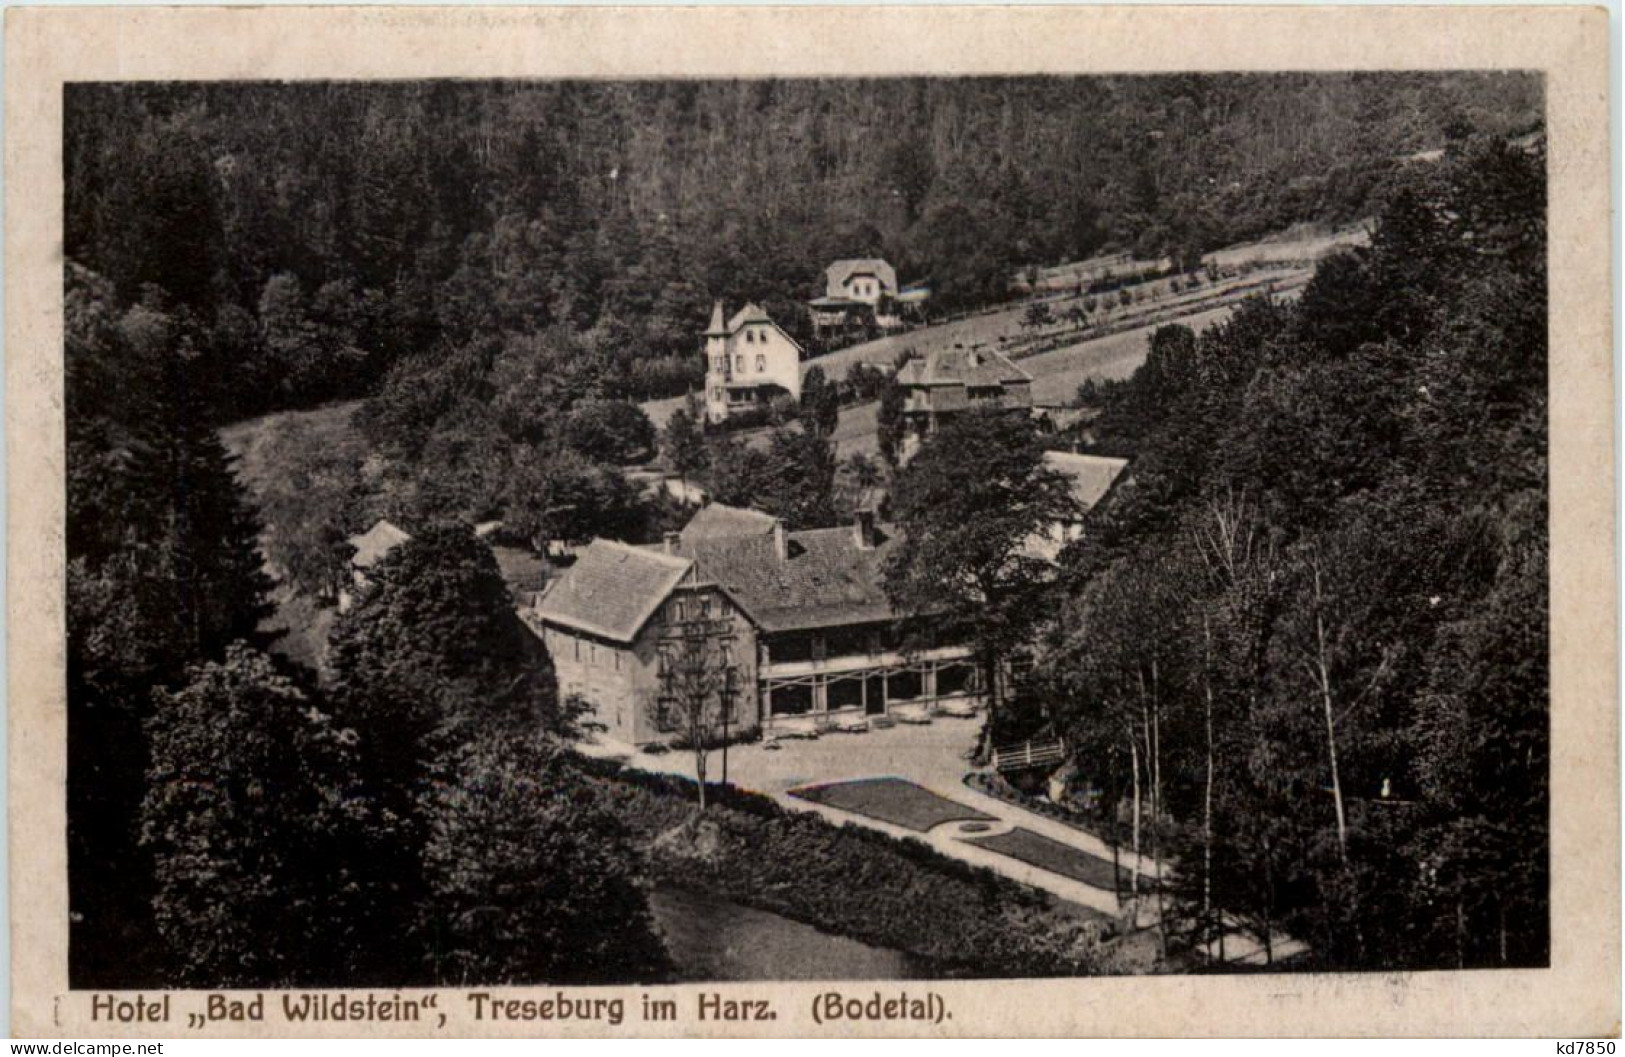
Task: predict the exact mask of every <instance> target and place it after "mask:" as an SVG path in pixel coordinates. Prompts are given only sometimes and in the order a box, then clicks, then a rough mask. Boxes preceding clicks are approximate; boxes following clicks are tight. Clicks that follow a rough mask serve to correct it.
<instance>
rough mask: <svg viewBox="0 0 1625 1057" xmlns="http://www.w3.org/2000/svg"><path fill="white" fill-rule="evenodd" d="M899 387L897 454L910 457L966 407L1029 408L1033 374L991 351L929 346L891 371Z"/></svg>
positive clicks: (1031, 399) (1028, 409) (1027, 410)
mask: <svg viewBox="0 0 1625 1057" xmlns="http://www.w3.org/2000/svg"><path fill="white" fill-rule="evenodd" d="M897 383H898V385H900V386H901V387H902V388H903V455H904V457H905V458H907V457H908V456H910V455H912V454H913V453H914V452H915V451H916V450H917V449H918V448H919V446H920V444H921V443H923V442H924V440H925V438H927V437H929V436H931V434H933V433H935V432H936V431H937V429H938V427H940V426H941V424H942V423H943V421H944V420H946V419H947V418H949V417H951V416H952V415H955V414H957V413H958V412H960V411H964V410H966V409H969V408H986V407H997V408H1005V409H1008V410H1020V411H1024V412H1028V413H1030V412H1031V409H1032V406H1033V376H1032V375H1030V374H1028V373H1027V372H1026V371H1024V370H1022V369H1021V368H1020V367H1018V366H1016V364H1015V362H1014V361H1012V360H1011V359H1010V357H1008V356H1006V355H1005V354H1004V353H1002V352H998V351H996V350H992V349H965V348H961V347H960V346H957V345H956V346H954V347H953V348H951V349H933V350H932V351H931V352H930V353H929V354H927V355H926V356H924V357H918V356H917V357H914V358H911V359H910V360H909V361H908V362H907V363H905V364H903V366H902V367H900V368H899V369H898V371H897Z"/></svg>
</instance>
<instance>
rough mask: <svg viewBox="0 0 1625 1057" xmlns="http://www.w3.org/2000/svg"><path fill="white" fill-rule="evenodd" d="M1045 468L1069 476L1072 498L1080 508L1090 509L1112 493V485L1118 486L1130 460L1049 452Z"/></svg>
mask: <svg viewBox="0 0 1625 1057" xmlns="http://www.w3.org/2000/svg"><path fill="white" fill-rule="evenodd" d="M1044 465H1045V466H1046V467H1048V468H1049V469H1051V470H1055V471H1056V472H1058V473H1063V474H1065V475H1066V476H1067V478H1068V479H1069V480H1070V481H1071V482H1072V498H1073V499H1074V500H1076V501H1077V503H1078V505H1079V506H1080V507H1082V508H1083V509H1084V510H1088V509H1090V508H1091V507H1093V506H1094V505H1095V504H1096V503H1098V502H1100V501H1101V500H1102V499H1104V498H1106V493H1107V492H1109V491H1111V488H1112V485H1113V484H1115V483H1117V478H1118V477H1120V476H1121V475H1122V473H1123V471H1124V470H1125V469H1126V468H1127V467H1128V460H1127V459H1113V458H1108V457H1107V456H1104V455H1074V454H1073V453H1071V452H1066V451H1046V452H1045V453H1044Z"/></svg>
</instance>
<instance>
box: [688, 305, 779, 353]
mask: <svg viewBox="0 0 1625 1057" xmlns="http://www.w3.org/2000/svg"><path fill="white" fill-rule="evenodd" d="M752 324H756V325H766V326H769V327H772V328H773V329H774V330H776V331H778V332H779V333H780V334H782V335H783V336H784V340H785V341H788V342H789V343H790V344H791V345H792V346H793V347H794V348H795V349H796V350H797V351H800V350H801V343H800V342H799V341H797V340H796V339H795V338H792V337H791V336H790V332H789V331H787V330H785V329H784V328H783V327H781V326H779V325H778V324H777V323H775V322H773V317H772V316H770V315H768V314H767V310H766V309H764V308H763V307H762V306H761V305H758V304H754V303H752V304H747V305H745V307H743V308H741V309H740V310H739V311H737V312H735V313H734V314H733V318H732V319H730V320H728V322H727V324H725V325H724V324H723V323H722V302H721V301H718V302H717V303H716V304H715V305H714V306H713V307H712V310H711V326H710V327H709V328H708V329H707V330H706V332H705V336H706V337H708V338H714V337H721V338H728V339H729V344H732V343H733V341H734V340H735V339H736V338H737V336H738V334H739V332H740V331H741V330H742V329H744V328H745V327H747V326H750V325H752ZM719 328H720V329H719Z"/></svg>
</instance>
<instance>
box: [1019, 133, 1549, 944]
mask: <svg viewBox="0 0 1625 1057" xmlns="http://www.w3.org/2000/svg"><path fill="white" fill-rule="evenodd" d="M1545 186H1546V185H1545V158H1544V156H1543V155H1540V154H1534V155H1531V154H1529V153H1527V152H1524V151H1521V150H1518V149H1514V148H1509V147H1507V146H1506V145H1505V144H1501V143H1475V144H1474V145H1472V146H1471V147H1470V148H1469V149H1465V150H1462V151H1459V152H1452V153H1451V154H1450V155H1449V156H1447V157H1446V158H1445V159H1444V160H1442V161H1441V162H1439V163H1438V164H1437V165H1431V166H1417V167H1414V168H1413V169H1411V170H1410V171H1409V172H1407V174H1406V175H1405V179H1404V180H1403V181H1402V182H1401V184H1400V185H1399V186H1398V187H1397V188H1396V189H1395V192H1394V193H1393V195H1392V197H1391V199H1390V201H1389V202H1388V204H1387V205H1386V208H1385V210H1384V212H1383V213H1382V214H1381V217H1380V221H1379V224H1378V227H1377V229H1376V232H1375V235H1374V237H1373V240H1372V245H1371V247H1370V248H1369V249H1364V250H1360V251H1358V252H1355V253H1352V254H1348V255H1344V256H1340V257H1336V258H1332V259H1330V260H1328V261H1326V262H1324V263H1322V264H1321V266H1320V268H1319V269H1318V271H1317V273H1316V275H1315V278H1314V280H1313V282H1312V283H1311V284H1310V286H1309V288H1308V289H1307V290H1306V292H1305V293H1304V296H1303V298H1302V301H1301V302H1300V303H1299V304H1298V305H1296V306H1282V305H1275V304H1271V303H1269V302H1267V301H1258V302H1254V303H1252V304H1250V305H1248V306H1247V307H1246V308H1244V309H1243V310H1242V311H1241V312H1239V313H1238V314H1237V315H1236V316H1235V317H1234V318H1233V319H1232V320H1231V321H1230V322H1229V323H1228V324H1226V325H1224V326H1220V327H1216V328H1213V329H1211V330H1208V331H1207V332H1205V333H1203V334H1202V335H1200V336H1196V335H1193V334H1192V333H1191V332H1190V331H1189V330H1186V329H1185V328H1182V327H1168V328H1164V329H1163V330H1162V331H1160V332H1159V333H1158V334H1157V335H1156V338H1155V340H1154V342H1153V347H1152V351H1151V354H1150V357H1149V358H1148V359H1147V361H1146V363H1145V364H1144V366H1142V367H1141V368H1140V370H1139V371H1138V372H1136V374H1135V375H1134V377H1133V379H1132V380H1130V381H1128V382H1126V383H1123V384H1120V385H1113V386H1108V387H1106V388H1105V389H1104V390H1103V391H1100V392H1097V393H1095V394H1094V397H1095V398H1097V399H1099V400H1101V401H1103V403H1104V406H1105V411H1104V414H1103V416H1102V422H1101V433H1102V440H1101V442H1102V446H1103V447H1106V448H1108V449H1110V450H1115V451H1119V452H1123V453H1126V454H1130V455H1132V456H1133V458H1134V462H1133V478H1132V482H1131V483H1130V484H1129V485H1128V486H1127V487H1124V488H1121V489H1119V490H1118V491H1117V492H1116V493H1115V494H1114V498H1113V499H1112V501H1111V502H1110V503H1109V504H1107V505H1106V506H1104V507H1102V508H1100V509H1099V510H1097V511H1096V512H1095V513H1096V516H1095V517H1094V518H1093V520H1092V523H1091V531H1090V533H1089V536H1088V545H1087V546H1086V547H1080V548H1076V549H1075V550H1074V551H1073V552H1072V553H1071V558H1072V563H1071V566H1070V569H1069V572H1070V574H1071V578H1072V585H1071V592H1070V600H1069V602H1068V603H1067V606H1066V609H1065V614H1064V617H1063V619H1062V620H1061V622H1060V624H1059V626H1058V627H1057V628H1056V629H1055V630H1054V632H1053V635H1052V637H1051V641H1050V643H1049V646H1048V649H1047V652H1046V661H1045V664H1044V666H1043V669H1042V670H1043V672H1044V674H1045V676H1046V678H1047V680H1048V687H1049V690H1050V693H1051V695H1052V700H1053V701H1054V702H1056V706H1057V711H1058V716H1059V719H1060V722H1061V723H1062V724H1063V725H1064V727H1065V729H1066V732H1067V734H1068V736H1069V743H1070V744H1071V745H1073V747H1074V749H1075V751H1076V752H1077V754H1078V759H1079V761H1080V765H1082V766H1084V767H1086V768H1088V770H1089V774H1090V778H1091V779H1092V780H1094V781H1097V782H1099V783H1100V785H1101V787H1102V788H1104V789H1110V790H1115V791H1116V792H1117V793H1119V794H1122V795H1128V791H1129V790H1131V789H1132V790H1135V791H1138V792H1139V793H1140V794H1141V796H1142V797H1143V798H1144V799H1145V800H1146V801H1147V802H1148V803H1149V805H1150V808H1149V812H1148V814H1147V816H1146V819H1145V823H1144V826H1143V827H1141V826H1139V825H1136V828H1135V835H1134V839H1135V841H1136V842H1139V841H1141V840H1143V841H1145V842H1146V843H1148V844H1149V845H1150V846H1151V847H1152V848H1153V849H1155V850H1157V851H1159V852H1161V853H1163V854H1166V853H1168V852H1169V851H1172V852H1173V853H1174V854H1175V856H1176V857H1177V860H1178V863H1179V866H1178V869H1177V877H1176V879H1175V880H1176V883H1175V885H1174V888H1173V898H1175V899H1177V900H1178V904H1179V906H1180V907H1181V908H1182V909H1183V911H1184V912H1186V913H1187V914H1188V915H1189V916H1188V918H1187V920H1190V921H1193V922H1195V924H1196V926H1197V928H1198V935H1199V936H1200V935H1201V934H1202V933H1203V930H1205V929H1210V928H1211V929H1216V928H1217V924H1216V923H1217V915H1218V914H1219V913H1220V912H1221V911H1222V912H1224V913H1225V914H1226V915H1228V916H1230V918H1231V919H1232V920H1239V921H1243V922H1246V923H1247V925H1248V927H1250V928H1252V929H1255V930H1256V931H1257V933H1258V935H1259V936H1260V937H1265V936H1267V935H1269V933H1270V930H1271V929H1272V928H1284V929H1285V930H1286V931H1287V932H1288V933H1289V934H1291V935H1293V936H1296V937H1299V938H1301V939H1303V940H1304V941H1306V942H1307V943H1308V944H1309V946H1310V947H1311V949H1312V950H1313V951H1314V952H1315V957H1316V958H1317V959H1318V960H1319V961H1320V963H1321V964H1324V965H1337V966H1351V967H1362V966H1363V967H1371V966H1382V967H1387V968H1393V967H1399V966H1428V967H1443V966H1449V967H1460V966H1494V965H1508V964H1517V965H1543V964H1545V962H1546V959H1547V957H1548V947H1547V942H1548V941H1547V936H1548V923H1547V913H1548V903H1547V884H1548V861H1547V840H1548V827H1547V818H1548V799H1547V789H1548V768H1549V763H1550V757H1549V750H1548V734H1547V731H1548V727H1547V721H1548V704H1549V702H1548V689H1547V674H1548V633H1547V620H1548V600H1547V554H1548V535H1547V524H1546V517H1547V505H1546V504H1547V500H1546V488H1547V467H1546V436H1547V433H1546V415H1547V398H1546V362H1547V356H1546V353H1547V347H1546V237H1545V236H1546V224H1545V199H1546V195H1545ZM1153 819H1161V820H1162V822H1161V824H1156V823H1153V821H1152V820H1153ZM1122 837H1123V839H1124V840H1125V841H1127V840H1129V839H1130V834H1129V831H1128V829H1127V828H1126V827H1125V828H1124V829H1123V830H1122ZM1159 844H1160V847H1158V845H1159ZM1213 934H1215V933H1214V932H1208V933H1207V935H1210V936H1211V935H1213Z"/></svg>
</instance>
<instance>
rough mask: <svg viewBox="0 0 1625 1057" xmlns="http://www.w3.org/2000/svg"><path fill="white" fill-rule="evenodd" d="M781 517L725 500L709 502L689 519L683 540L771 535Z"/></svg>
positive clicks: (684, 527)
mask: <svg viewBox="0 0 1625 1057" xmlns="http://www.w3.org/2000/svg"><path fill="white" fill-rule="evenodd" d="M777 523H778V520H777V519H776V518H774V517H773V516H772V515H771V514H764V513H762V512H761V511H760V510H748V509H746V508H744V507H737V506H728V505H727V504H726V503H710V504H708V505H706V506H703V507H701V508H700V510H699V513H697V514H695V515H694V516H693V517H691V518H689V520H688V524H686V525H684V526H683V531H682V533H681V535H682V538H683V539H684V540H699V539H726V538H729V537H735V536H771V535H772V534H773V526H774V525H776V524H777Z"/></svg>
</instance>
